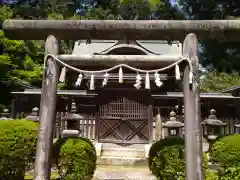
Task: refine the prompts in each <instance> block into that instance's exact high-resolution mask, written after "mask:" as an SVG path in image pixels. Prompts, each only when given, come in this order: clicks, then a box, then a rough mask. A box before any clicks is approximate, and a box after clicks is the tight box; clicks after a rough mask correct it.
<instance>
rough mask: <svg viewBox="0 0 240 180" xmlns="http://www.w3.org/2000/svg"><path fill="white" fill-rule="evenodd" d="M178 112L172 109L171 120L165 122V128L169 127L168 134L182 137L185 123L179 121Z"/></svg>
mask: <svg viewBox="0 0 240 180" xmlns="http://www.w3.org/2000/svg"><path fill="white" fill-rule="evenodd" d="M176 116H177V115H176V112H174V111H171V112H170V117H169V120H168V121H166V122H165V123H164V124H163V128H165V129H167V136H180V137H182V136H183V134H182V131H181V130H182V128H183V127H184V124H183V123H181V122H179V121H177V117H176Z"/></svg>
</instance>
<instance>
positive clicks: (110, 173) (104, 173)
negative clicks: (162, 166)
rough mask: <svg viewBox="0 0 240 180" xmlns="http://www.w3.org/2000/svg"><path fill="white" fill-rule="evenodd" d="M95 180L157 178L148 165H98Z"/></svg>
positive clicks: (152, 179) (151, 179)
mask: <svg viewBox="0 0 240 180" xmlns="http://www.w3.org/2000/svg"><path fill="white" fill-rule="evenodd" d="M93 180H156V178H155V177H154V176H153V175H152V174H151V172H150V171H149V170H148V167H127V166H125V167H123V166H98V167H97V169H96V172H95V174H94V178H93Z"/></svg>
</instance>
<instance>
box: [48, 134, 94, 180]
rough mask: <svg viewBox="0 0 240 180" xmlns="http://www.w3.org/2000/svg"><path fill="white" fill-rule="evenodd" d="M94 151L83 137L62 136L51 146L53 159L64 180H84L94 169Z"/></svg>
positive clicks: (88, 177)
mask: <svg viewBox="0 0 240 180" xmlns="http://www.w3.org/2000/svg"><path fill="white" fill-rule="evenodd" d="M96 159H97V157H96V151H95V147H94V146H93V144H92V143H91V142H90V141H89V140H88V139H85V138H77V137H76V138H74V137H71V138H62V139H59V140H58V141H57V142H56V143H55V144H54V147H53V160H54V161H55V164H56V166H57V168H58V172H59V174H60V175H61V177H62V178H64V179H65V180H75V179H79V180H86V179H91V178H92V177H93V174H94V171H95V169H96Z"/></svg>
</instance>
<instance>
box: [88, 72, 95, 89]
mask: <svg viewBox="0 0 240 180" xmlns="http://www.w3.org/2000/svg"><path fill="white" fill-rule="evenodd" d="M89 89H90V90H94V89H95V87H94V75H93V74H92V75H91V81H90V88H89Z"/></svg>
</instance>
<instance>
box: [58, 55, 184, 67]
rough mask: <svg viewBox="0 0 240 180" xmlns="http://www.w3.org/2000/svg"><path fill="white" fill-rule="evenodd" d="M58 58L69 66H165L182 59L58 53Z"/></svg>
mask: <svg viewBox="0 0 240 180" xmlns="http://www.w3.org/2000/svg"><path fill="white" fill-rule="evenodd" d="M58 58H59V59H60V60H62V61H64V62H65V63H67V64H68V65H71V66H97V67H100V66H115V65H118V64H128V65H133V66H134V67H153V66H154V67H155V68H156V69H157V67H158V68H160V67H161V66H167V65H170V64H173V63H175V62H176V61H178V60H180V59H182V56H181V55H72V54H70V55H68V54H63V55H59V56H58Z"/></svg>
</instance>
